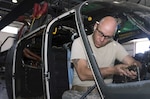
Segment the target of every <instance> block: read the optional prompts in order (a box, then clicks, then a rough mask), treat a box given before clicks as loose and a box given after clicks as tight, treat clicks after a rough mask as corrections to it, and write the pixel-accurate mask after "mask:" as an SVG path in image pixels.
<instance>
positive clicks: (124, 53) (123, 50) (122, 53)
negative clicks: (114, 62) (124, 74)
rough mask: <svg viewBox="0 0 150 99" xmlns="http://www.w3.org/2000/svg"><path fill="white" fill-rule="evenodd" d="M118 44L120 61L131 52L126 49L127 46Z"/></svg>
mask: <svg viewBox="0 0 150 99" xmlns="http://www.w3.org/2000/svg"><path fill="white" fill-rule="evenodd" d="M116 44H117V59H118V60H119V61H121V62H122V61H123V59H124V58H125V57H126V56H127V55H129V53H128V52H127V51H126V50H125V48H124V47H123V46H122V45H121V44H119V43H116Z"/></svg>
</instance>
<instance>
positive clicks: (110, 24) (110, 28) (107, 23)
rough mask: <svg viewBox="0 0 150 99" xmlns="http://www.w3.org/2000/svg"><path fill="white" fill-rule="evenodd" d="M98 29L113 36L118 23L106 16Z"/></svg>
mask: <svg viewBox="0 0 150 99" xmlns="http://www.w3.org/2000/svg"><path fill="white" fill-rule="evenodd" d="M98 27H99V28H100V30H102V31H104V33H106V34H107V33H108V34H107V35H111V34H112V35H113V34H114V33H115V32H116V30H117V21H116V19H115V18H114V17H111V16H106V17H104V18H103V19H101V20H100V22H99V26H98ZM105 31H106V32H105Z"/></svg>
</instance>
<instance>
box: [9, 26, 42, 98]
mask: <svg viewBox="0 0 150 99" xmlns="http://www.w3.org/2000/svg"><path fill="white" fill-rule="evenodd" d="M44 29H45V26H41V27H39V28H37V29H36V30H34V31H33V32H31V33H29V34H28V35H26V36H24V37H23V38H21V39H20V40H19V41H18V42H17V44H16V46H15V50H14V56H13V58H14V59H13V68H12V88H13V89H12V90H13V99H36V98H38V99H43V97H44V92H43V91H44V89H43V75H42V71H43V65H42V58H41V56H42V55H41V50H42V38H43V32H44Z"/></svg>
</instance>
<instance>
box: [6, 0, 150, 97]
mask: <svg viewBox="0 0 150 99" xmlns="http://www.w3.org/2000/svg"><path fill="white" fill-rule="evenodd" d="M105 16H113V17H115V18H116V20H117V21H118V30H117V32H116V35H115V37H114V40H116V41H118V42H119V43H121V44H122V43H125V42H128V41H131V40H134V39H138V38H144V37H147V38H148V39H150V28H149V26H150V21H149V19H150V8H149V7H145V6H143V5H139V4H135V3H130V2H124V1H121V2H114V1H109V2H108V1H100V0H92V1H90V0H89V1H85V2H82V3H81V4H79V5H77V6H75V7H73V8H72V9H70V10H69V11H67V12H65V13H63V14H61V15H59V16H57V17H56V18H54V19H52V20H50V21H49V22H47V23H46V24H43V25H41V26H39V27H38V28H36V29H34V30H32V31H29V32H28V33H27V34H25V35H24V36H22V37H21V38H20V39H19V40H18V41H16V42H15V43H14V45H13V46H12V48H11V49H10V50H9V52H8V55H7V57H6V60H7V64H6V87H7V91H8V95H9V98H10V99H30V98H31V99H61V97H62V94H63V93H64V91H66V90H69V89H70V88H71V83H72V74H73V71H74V69H73V65H72V63H71V62H70V52H71V45H72V42H73V41H74V40H75V39H76V38H78V37H81V41H82V42H83V46H84V48H85V50H86V54H87V58H88V60H89V61H88V63H89V64H90V68H91V69H92V71H93V76H94V81H95V85H93V87H97V88H98V91H99V94H100V97H101V99H120V98H121V99H149V97H150V88H149V86H150V80H149V77H148V76H147V75H146V73H149V67H150V65H149V64H150V52H149V51H148V52H146V53H144V55H143V57H142V59H141V60H140V61H141V63H142V65H143V68H144V71H142V70H140V72H141V71H142V73H143V75H139V79H140V80H139V79H137V80H135V81H126V82H125V83H118V82H117V83H116V82H115V81H114V82H113V83H112V84H109V85H107V84H105V83H104V79H103V78H102V75H101V72H100V71H99V69H98V65H97V62H96V60H95V56H94V55H93V53H92V49H91V47H90V44H89V42H88V39H87V35H90V34H91V33H92V31H93V30H92V29H93V25H94V23H95V22H96V21H98V20H100V19H101V18H103V17H105ZM31 56H33V57H31ZM142 73H141V74H142ZM89 91H92V89H91V90H89ZM83 95H85V97H86V95H88V93H85V94H83ZM81 99H82V98H81Z"/></svg>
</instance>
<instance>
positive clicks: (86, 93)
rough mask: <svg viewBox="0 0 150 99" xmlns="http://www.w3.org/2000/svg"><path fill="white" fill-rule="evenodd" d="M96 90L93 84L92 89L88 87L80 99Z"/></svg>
mask: <svg viewBox="0 0 150 99" xmlns="http://www.w3.org/2000/svg"><path fill="white" fill-rule="evenodd" d="M95 88H96V84H94V85H93V86H92V87H90V88H89V89H88V90H87V91H86V92H85V93H84V94H83V95H82V97H81V98H80V99H84V98H85V97H86V96H87V95H88V94H89V93H90V92H92V91H93V90H94V89H95Z"/></svg>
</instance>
